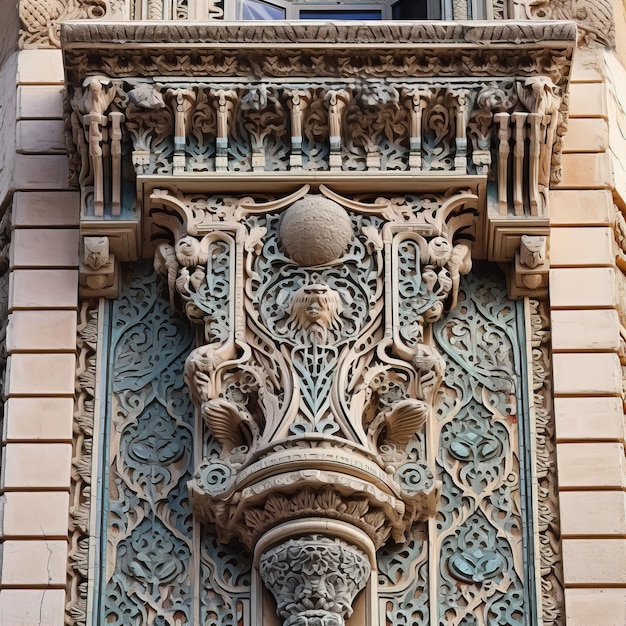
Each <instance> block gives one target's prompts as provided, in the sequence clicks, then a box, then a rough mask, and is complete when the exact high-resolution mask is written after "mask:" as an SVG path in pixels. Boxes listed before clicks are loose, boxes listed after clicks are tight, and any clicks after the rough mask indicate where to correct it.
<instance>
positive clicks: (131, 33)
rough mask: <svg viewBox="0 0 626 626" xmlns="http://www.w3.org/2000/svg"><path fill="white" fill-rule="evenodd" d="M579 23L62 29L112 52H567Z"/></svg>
mask: <svg viewBox="0 0 626 626" xmlns="http://www.w3.org/2000/svg"><path fill="white" fill-rule="evenodd" d="M576 37H577V30H576V24H575V23H574V22H567V21H558V20H555V21H541V22H531V21H520V22H514V21H508V20H507V21H486V22H480V21H468V22H440V21H438V22H422V21H420V22H415V21H410V22H409V21H407V22H402V21H393V22H385V21H382V22H350V21H345V22H341V23H330V22H321V21H309V20H307V21H297V22H284V21H280V22H265V21H264V22H216V21H214V22H206V23H202V22H190V23H188V22H180V21H177V22H165V21H158V22H105V21H93V20H86V21H74V22H65V23H64V24H63V25H62V28H61V45H62V48H63V49H64V50H70V49H76V48H98V49H100V50H104V49H106V48H107V47H111V48H115V49H119V48H135V47H139V46H145V45H150V46H153V47H168V48H171V47H179V48H184V49H192V48H197V47H203V46H207V47H220V48H223V47H239V46H244V47H255V48H258V49H263V48H270V49H272V48H275V47H276V46H283V47H293V48H295V49H301V48H302V47H303V46H304V45H307V44H311V46H312V47H318V48H319V47H328V46H329V45H331V44H346V45H348V44H349V45H352V46H355V47H359V48H369V47H372V46H374V47H377V48H379V47H384V46H386V47H389V46H392V47H394V48H396V47H409V48H421V47H428V46H432V45H433V44H438V45H444V46H445V45H448V46H454V47H466V48H472V47H477V46H481V45H485V44H489V45H490V46H493V45H495V46H498V47H504V48H506V47H519V46H525V47H535V48H539V49H545V48H564V49H569V50H571V49H572V47H573V46H574V45H575V44H576Z"/></svg>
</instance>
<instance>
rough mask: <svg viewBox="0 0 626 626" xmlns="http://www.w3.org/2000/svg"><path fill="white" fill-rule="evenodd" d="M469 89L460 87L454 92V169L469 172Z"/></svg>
mask: <svg viewBox="0 0 626 626" xmlns="http://www.w3.org/2000/svg"><path fill="white" fill-rule="evenodd" d="M468 94H469V90H467V89H459V90H457V91H454V92H453V95H454V98H455V100H456V151H455V155H454V170H455V171H456V172H463V173H466V172H467V96H468Z"/></svg>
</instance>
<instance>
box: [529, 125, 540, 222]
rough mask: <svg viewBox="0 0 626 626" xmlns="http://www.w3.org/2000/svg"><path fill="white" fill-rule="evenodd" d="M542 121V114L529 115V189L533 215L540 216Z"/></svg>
mask: <svg viewBox="0 0 626 626" xmlns="http://www.w3.org/2000/svg"><path fill="white" fill-rule="evenodd" d="M542 119H543V115H541V114H540V113H529V115H528V121H529V129H530V149H529V164H528V167H529V172H528V188H529V196H530V214H531V215H539V206H540V202H541V199H540V197H539V157H540V154H541V128H542Z"/></svg>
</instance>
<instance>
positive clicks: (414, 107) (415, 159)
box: [405, 89, 428, 172]
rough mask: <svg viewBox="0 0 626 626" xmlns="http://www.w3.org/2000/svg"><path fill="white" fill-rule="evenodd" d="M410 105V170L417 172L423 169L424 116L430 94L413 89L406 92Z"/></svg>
mask: <svg viewBox="0 0 626 626" xmlns="http://www.w3.org/2000/svg"><path fill="white" fill-rule="evenodd" d="M405 94H406V96H407V101H408V104H409V111H410V119H411V130H410V132H411V136H410V137H409V170H410V171H411V172H417V171H420V170H421V169H422V116H423V114H424V109H425V107H426V96H427V94H428V92H426V91H423V90H420V89H413V90H410V91H406V92H405Z"/></svg>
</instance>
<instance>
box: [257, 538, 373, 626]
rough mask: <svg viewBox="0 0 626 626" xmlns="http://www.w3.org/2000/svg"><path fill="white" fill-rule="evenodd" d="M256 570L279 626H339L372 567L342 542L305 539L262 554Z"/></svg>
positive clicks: (330, 539)
mask: <svg viewBox="0 0 626 626" xmlns="http://www.w3.org/2000/svg"><path fill="white" fill-rule="evenodd" d="M259 570H260V573H261V578H262V579H263V582H264V583H265V585H266V586H267V588H268V589H270V590H271V592H272V593H273V594H274V597H275V598H276V605H277V606H276V610H277V612H278V614H279V615H280V617H282V618H283V620H284V622H283V625H284V626H344V624H345V618H346V617H350V615H351V614H352V603H353V601H354V599H355V598H356V596H357V594H358V593H359V592H360V591H361V590H362V589H363V588H364V587H365V585H366V583H367V581H368V579H369V576H370V573H371V566H370V563H369V559H368V557H367V556H366V555H365V554H364V553H363V552H362V551H361V550H359V549H358V548H356V547H355V546H352V545H350V544H348V543H346V542H345V541H342V540H340V539H333V538H330V537H326V536H324V535H304V536H302V537H298V538H297V539H289V540H288V541H286V542H284V543H282V544H281V545H279V546H277V547H275V548H272V549H270V550H268V551H266V552H265V553H264V554H263V556H262V557H261V562H260V566H259Z"/></svg>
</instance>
